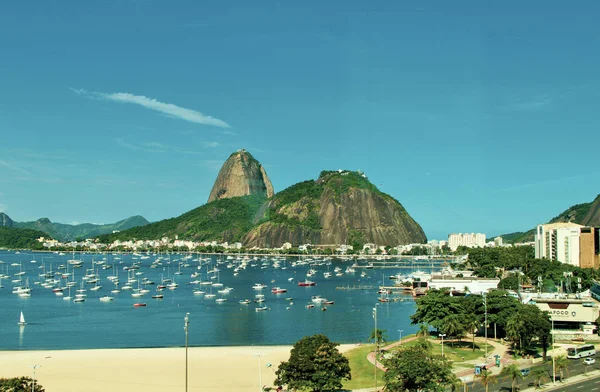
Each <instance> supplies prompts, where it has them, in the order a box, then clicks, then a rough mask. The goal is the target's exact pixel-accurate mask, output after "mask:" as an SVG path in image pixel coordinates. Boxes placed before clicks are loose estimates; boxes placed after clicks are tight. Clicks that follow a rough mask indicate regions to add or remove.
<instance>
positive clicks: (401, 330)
mask: <svg viewBox="0 0 600 392" xmlns="http://www.w3.org/2000/svg"><path fill="white" fill-rule="evenodd" d="M403 331H404V330H403V329H399V330H398V332H400V340H399V341H398V342H399V343H398V344H399V345H400V346H401V345H402V332H403Z"/></svg>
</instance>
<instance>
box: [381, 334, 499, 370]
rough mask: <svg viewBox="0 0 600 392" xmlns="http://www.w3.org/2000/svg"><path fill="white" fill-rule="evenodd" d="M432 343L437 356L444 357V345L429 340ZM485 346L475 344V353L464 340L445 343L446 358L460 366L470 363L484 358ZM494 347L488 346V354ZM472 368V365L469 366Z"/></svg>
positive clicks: (437, 341)
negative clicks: (462, 363) (465, 362)
mask: <svg viewBox="0 0 600 392" xmlns="http://www.w3.org/2000/svg"><path fill="white" fill-rule="evenodd" d="M429 341H430V342H431V343H432V350H433V353H434V354H436V355H442V344H441V341H440V340H438V339H429ZM416 344H417V341H416V340H413V341H410V342H407V343H406V344H403V345H402V346H397V347H394V348H393V349H392V350H397V349H399V348H400V347H410V346H414V345H416ZM483 348H484V347H483V344H481V343H477V342H475V351H473V348H472V342H470V341H467V340H463V341H462V342H459V341H456V342H455V341H451V342H448V341H444V356H445V357H446V358H448V359H449V360H451V361H452V362H454V363H455V364H460V363H461V362H464V361H470V360H472V359H477V358H483V356H484V353H485V352H484V350H483ZM493 349H494V347H493V346H492V345H488V353H490V352H492V350H493ZM469 366H470V365H469Z"/></svg>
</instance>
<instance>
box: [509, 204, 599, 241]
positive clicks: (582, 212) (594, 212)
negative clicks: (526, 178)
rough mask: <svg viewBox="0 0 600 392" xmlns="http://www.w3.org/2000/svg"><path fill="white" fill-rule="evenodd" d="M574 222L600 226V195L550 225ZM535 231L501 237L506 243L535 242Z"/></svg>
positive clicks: (570, 208)
mask: <svg viewBox="0 0 600 392" xmlns="http://www.w3.org/2000/svg"><path fill="white" fill-rule="evenodd" d="M558 222H573V223H579V224H580V225H584V226H595V227H599V226H600V195H598V196H596V198H595V199H594V201H592V202H590V203H581V204H575V205H574V206H571V207H569V208H567V209H566V210H565V211H563V212H561V213H560V214H559V215H557V216H555V217H554V218H552V219H550V221H548V223H558ZM534 235H535V229H531V230H528V231H525V232H521V231H519V232H515V233H508V234H503V235H501V237H502V239H503V240H504V241H505V242H508V243H511V244H514V243H519V242H530V241H533V238H534Z"/></svg>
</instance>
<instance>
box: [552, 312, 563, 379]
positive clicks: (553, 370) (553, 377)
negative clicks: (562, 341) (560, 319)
mask: <svg viewBox="0 0 600 392" xmlns="http://www.w3.org/2000/svg"><path fill="white" fill-rule="evenodd" d="M550 333H551V334H552V384H553V385H556V367H555V365H554V357H555V356H556V351H555V350H554V319H552V331H550ZM561 382H562V381H561Z"/></svg>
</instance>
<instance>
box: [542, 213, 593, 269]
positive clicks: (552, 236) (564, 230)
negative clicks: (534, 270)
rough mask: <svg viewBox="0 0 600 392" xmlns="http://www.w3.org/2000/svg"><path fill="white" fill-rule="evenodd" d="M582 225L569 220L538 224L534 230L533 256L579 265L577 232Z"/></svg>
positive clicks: (578, 232)
mask: <svg viewBox="0 0 600 392" xmlns="http://www.w3.org/2000/svg"><path fill="white" fill-rule="evenodd" d="M582 227H584V226H582V225H578V224H577V223H570V222H568V223H567V222H565V223H551V224H547V225H538V226H537V228H536V231H535V258H536V259H542V258H546V259H550V260H556V261H560V262H561V263H565V264H571V265H575V266H578V267H579V234H580V232H581V228H582Z"/></svg>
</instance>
